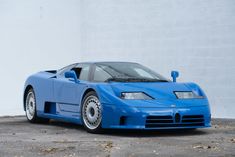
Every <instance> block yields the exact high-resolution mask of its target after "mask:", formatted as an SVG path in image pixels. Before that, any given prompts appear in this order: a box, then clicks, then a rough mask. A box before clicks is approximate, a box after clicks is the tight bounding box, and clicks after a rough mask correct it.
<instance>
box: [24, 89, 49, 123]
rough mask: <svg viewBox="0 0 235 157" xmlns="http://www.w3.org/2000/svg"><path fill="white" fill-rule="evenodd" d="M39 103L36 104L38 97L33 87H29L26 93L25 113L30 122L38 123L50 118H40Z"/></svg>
mask: <svg viewBox="0 0 235 157" xmlns="http://www.w3.org/2000/svg"><path fill="white" fill-rule="evenodd" d="M36 109H37V105H36V98H35V93H34V90H33V88H31V89H29V90H28V91H27V94H26V100H25V114H26V117H27V119H28V121H29V122H31V123H36V122H48V121H49V119H47V118H39V117H38V116H37V112H36Z"/></svg>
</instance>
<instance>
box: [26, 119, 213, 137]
mask: <svg viewBox="0 0 235 157" xmlns="http://www.w3.org/2000/svg"><path fill="white" fill-rule="evenodd" d="M26 121H27V120H26ZM37 124H38V123H37ZM37 124H35V125H37ZM39 124H40V125H51V126H56V127H61V128H66V129H77V130H78V131H80V132H86V130H85V129H84V127H83V126H82V125H78V124H74V123H69V122H64V121H57V120H50V122H49V123H39ZM78 133H79V132H78ZM87 134H89V133H87ZM205 134H209V131H208V129H170V130H163V129H162V130H130V129H104V130H103V132H102V133H99V134H97V136H107V135H108V136H119V137H133V138H135V137H136V138H140V137H150V138H151V137H156V136H158V137H169V136H172V137H173V136H198V135H205Z"/></svg>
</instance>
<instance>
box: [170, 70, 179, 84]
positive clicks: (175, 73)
mask: <svg viewBox="0 0 235 157" xmlns="http://www.w3.org/2000/svg"><path fill="white" fill-rule="evenodd" d="M171 77H172V79H173V82H176V78H177V77H179V72H178V71H172V72H171Z"/></svg>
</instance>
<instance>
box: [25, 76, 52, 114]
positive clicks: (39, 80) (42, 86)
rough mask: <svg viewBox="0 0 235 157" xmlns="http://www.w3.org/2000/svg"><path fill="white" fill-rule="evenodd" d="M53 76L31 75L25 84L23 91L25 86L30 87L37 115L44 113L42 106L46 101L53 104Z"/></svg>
mask: <svg viewBox="0 0 235 157" xmlns="http://www.w3.org/2000/svg"><path fill="white" fill-rule="evenodd" d="M53 79H54V78H53V74H52V73H48V72H39V73H36V74H34V75H31V76H30V77H29V78H28V79H27V80H26V82H25V89H26V88H27V86H32V87H33V90H34V92H35V96H36V103H37V114H38V115H39V116H40V114H42V113H43V111H44V104H45V102H46V101H49V102H51V101H52V102H53V99H54V96H53V93H54V92H53Z"/></svg>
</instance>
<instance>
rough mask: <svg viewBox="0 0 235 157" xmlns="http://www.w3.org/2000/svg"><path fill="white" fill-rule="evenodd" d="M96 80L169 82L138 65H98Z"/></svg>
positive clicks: (111, 63) (116, 63)
mask: <svg viewBox="0 0 235 157" xmlns="http://www.w3.org/2000/svg"><path fill="white" fill-rule="evenodd" d="M94 75H95V76H94V80H95V81H96V80H97V81H98V80H99V81H102V82H109V81H117V82H168V80H167V79H166V78H164V77H163V76H161V75H159V74H157V73H155V72H154V71H152V70H150V69H149V68H146V67H144V66H142V65H140V64H137V63H127V62H106V63H96V69H95V74H94ZM96 78H99V79H96Z"/></svg>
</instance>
